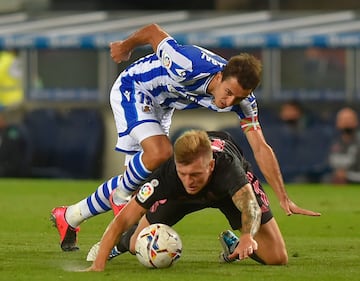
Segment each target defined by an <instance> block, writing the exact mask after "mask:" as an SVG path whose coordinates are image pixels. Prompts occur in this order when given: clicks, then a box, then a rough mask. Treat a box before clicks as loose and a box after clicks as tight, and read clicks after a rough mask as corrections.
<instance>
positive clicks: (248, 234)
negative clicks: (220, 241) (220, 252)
mask: <svg viewBox="0 0 360 281" xmlns="http://www.w3.org/2000/svg"><path fill="white" fill-rule="evenodd" d="M232 200H233V202H234V204H235V206H236V207H237V208H238V209H239V210H240V211H241V221H242V227H241V237H240V243H239V244H238V245H237V247H236V248H235V250H234V252H233V253H232V254H231V255H230V256H229V258H239V259H240V260H241V259H245V258H247V257H249V256H250V255H251V254H252V253H253V252H254V251H256V250H257V247H258V245H257V243H256V241H255V240H254V236H255V234H256V232H257V231H258V230H259V227H260V220H261V210H260V207H259V204H258V202H257V200H256V197H255V194H254V191H253V190H252V188H251V185H250V184H249V183H248V184H246V185H245V186H243V187H242V188H241V189H239V190H238V191H237V192H236V193H235V194H234V195H233V197H232Z"/></svg>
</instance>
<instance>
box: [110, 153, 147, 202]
mask: <svg viewBox="0 0 360 281" xmlns="http://www.w3.org/2000/svg"><path fill="white" fill-rule="evenodd" d="M143 153H144V152H142V151H141V152H138V153H136V154H135V155H134V156H133V157H132V158H131V160H130V161H129V164H128V165H127V167H126V170H125V173H124V176H123V177H122V178H121V180H120V184H119V188H117V189H116V192H114V194H113V201H114V203H115V204H116V205H119V204H121V203H123V202H124V200H125V199H126V198H127V197H128V196H130V195H131V194H132V193H133V192H134V191H135V190H136V189H137V188H138V187H139V185H140V183H142V182H143V181H144V180H145V179H146V178H147V177H148V176H150V174H151V171H149V170H148V169H146V167H145V165H144V163H143V162H142V159H141V158H142V155H143Z"/></svg>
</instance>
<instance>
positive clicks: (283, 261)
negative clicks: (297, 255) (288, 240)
mask: <svg viewBox="0 0 360 281" xmlns="http://www.w3.org/2000/svg"><path fill="white" fill-rule="evenodd" d="M265 263H266V264H267V265H287V264H288V254H287V251H286V249H279V250H277V251H275V252H274V253H273V255H272V256H271V258H270V259H269V261H266V262H265Z"/></svg>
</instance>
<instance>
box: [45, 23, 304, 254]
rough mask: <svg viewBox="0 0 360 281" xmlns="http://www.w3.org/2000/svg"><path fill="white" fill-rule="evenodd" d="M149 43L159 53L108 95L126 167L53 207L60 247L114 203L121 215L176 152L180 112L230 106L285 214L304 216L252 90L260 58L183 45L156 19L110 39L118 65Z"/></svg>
mask: <svg viewBox="0 0 360 281" xmlns="http://www.w3.org/2000/svg"><path fill="white" fill-rule="evenodd" d="M147 44H150V45H151V46H152V48H153V50H154V53H153V54H150V55H148V56H145V57H143V58H140V59H138V60H137V61H135V62H134V63H132V64H131V65H130V66H129V67H127V68H126V69H125V70H124V71H123V72H122V73H120V75H119V76H118V78H117V79H116V81H115V83H114V85H113V87H112V90H111V94H110V103H111V108H112V111H113V114H114V118H115V123H116V127H117V133H118V140H117V144H116V150H118V151H121V152H123V153H125V154H126V157H125V172H124V174H123V175H119V176H115V177H113V178H112V179H110V180H108V181H107V182H105V183H104V184H102V185H100V186H99V187H98V189H97V190H96V191H95V192H94V193H93V194H91V195H90V196H89V197H87V198H85V199H83V200H81V201H79V202H78V203H76V204H74V205H71V206H69V207H65V206H63V207H57V208H54V209H53V210H52V213H51V214H52V219H53V221H54V223H55V225H56V227H57V229H58V231H59V234H60V243H61V248H62V249H63V250H64V251H73V250H76V249H78V248H77V246H76V238H77V232H78V231H79V227H78V226H79V225H80V223H81V222H83V221H84V220H85V219H88V218H90V217H92V216H95V215H97V214H100V213H103V212H106V211H108V210H110V206H111V207H112V208H113V210H114V212H115V213H117V212H118V211H119V210H120V209H121V207H122V206H123V205H124V203H126V202H127V199H128V197H129V196H131V194H132V193H133V192H134V191H136V189H137V187H138V186H139V184H140V183H141V182H142V181H144V180H145V179H146V178H147V177H148V176H149V175H150V174H151V172H152V171H153V170H154V169H156V168H157V167H159V166H160V164H161V163H163V162H165V161H166V160H167V159H169V158H170V157H171V155H172V153H173V150H172V145H171V142H170V140H169V138H168V134H169V128H170V125H171V118H172V114H173V112H174V110H175V109H178V110H185V109H195V108H202V107H205V108H208V109H210V110H213V111H217V112H220V113H221V112H229V111H233V112H234V113H235V114H236V115H237V116H238V118H239V120H240V126H241V127H242V129H243V131H244V133H245V134H246V137H247V140H248V142H249V144H250V146H251V148H252V150H253V153H254V156H255V159H256V161H257V164H258V166H259V168H260V169H261V172H262V173H263V175H264V176H265V178H266V181H267V182H268V183H269V184H270V185H271V187H272V188H273V189H274V192H275V194H276V195H277V197H278V199H279V201H280V205H281V206H282V208H283V209H284V211H285V213H286V214H287V215H291V214H295V213H300V214H306V212H307V210H304V209H301V208H299V207H298V206H297V205H296V204H294V203H293V202H292V201H291V200H290V199H289V197H288V195H287V193H286V190H285V186H284V182H283V179H282V175H281V171H280V168H279V164H278V161H277V159H276V156H275V154H274V152H273V150H272V149H271V147H270V146H269V145H268V144H267V143H266V141H265V139H264V136H263V134H262V131H261V127H260V124H259V121H258V111H257V103H256V98H255V96H254V94H253V91H254V89H255V88H256V87H257V86H258V85H259V83H260V77H261V69H262V66H261V63H260V61H259V60H257V59H256V58H255V57H253V56H251V55H249V54H247V53H242V54H240V55H237V56H234V57H232V58H230V60H229V61H227V60H225V59H224V58H222V57H220V56H218V55H216V54H214V53H212V52H210V51H208V50H206V49H204V48H201V47H198V46H194V45H180V44H178V43H177V42H176V40H175V39H174V38H172V37H171V36H170V35H169V34H167V33H166V32H165V31H164V30H163V29H162V28H160V27H159V26H158V25H157V24H150V25H147V26H144V27H143V28H141V29H139V30H138V31H136V32H135V33H133V34H132V35H130V36H129V37H128V38H127V39H125V40H123V41H117V42H113V43H111V44H110V50H111V57H112V58H113V60H114V61H115V62H117V63H120V62H122V61H126V60H128V59H129V58H130V56H131V53H132V51H133V49H134V48H136V47H138V46H142V45H147Z"/></svg>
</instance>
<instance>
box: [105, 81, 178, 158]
mask: <svg viewBox="0 0 360 281" xmlns="http://www.w3.org/2000/svg"><path fill="white" fill-rule="evenodd" d="M120 89H121V90H120ZM110 104H111V108H112V111H113V114H114V119H115V124H116V129H117V133H118V139H117V143H116V147H115V149H116V150H118V151H121V152H124V153H126V154H130V155H132V154H135V153H136V152H138V151H141V150H142V148H141V145H140V143H141V142H142V141H143V140H144V139H146V138H148V137H151V136H157V135H169V130H170V125H171V118H172V115H173V112H174V109H173V108H167V109H164V108H162V107H161V106H160V105H158V104H156V103H155V102H154V101H153V99H152V98H151V96H150V95H147V94H146V91H144V90H141V89H137V88H136V87H134V88H132V89H131V88H129V89H124V87H122V86H121V83H120V79H117V80H116V82H115V83H114V85H113V87H112V89H111V93H110Z"/></svg>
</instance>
